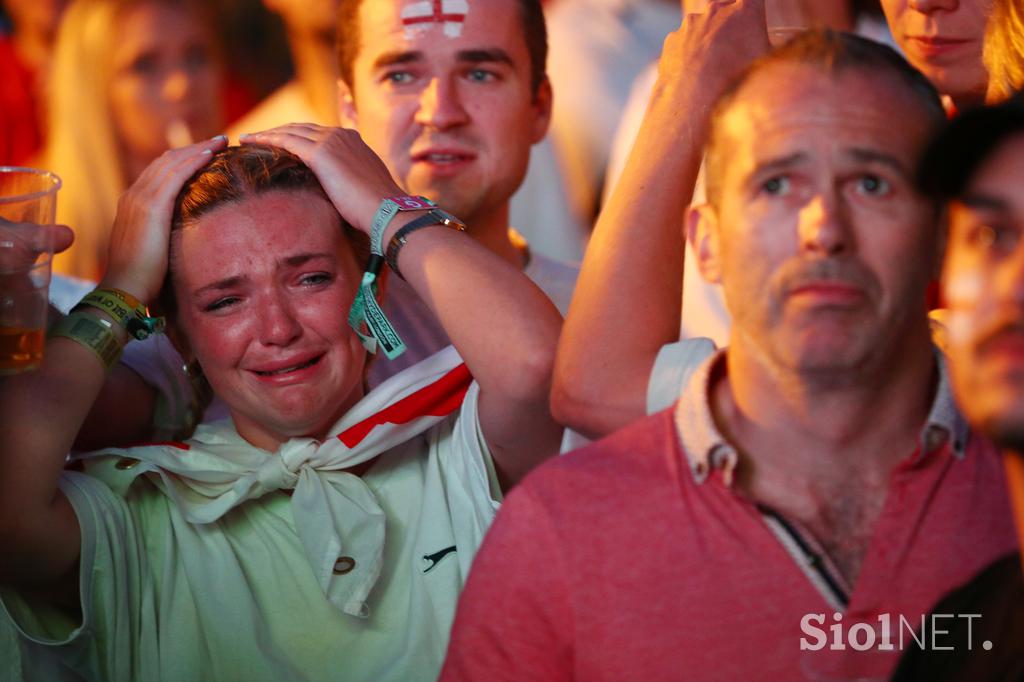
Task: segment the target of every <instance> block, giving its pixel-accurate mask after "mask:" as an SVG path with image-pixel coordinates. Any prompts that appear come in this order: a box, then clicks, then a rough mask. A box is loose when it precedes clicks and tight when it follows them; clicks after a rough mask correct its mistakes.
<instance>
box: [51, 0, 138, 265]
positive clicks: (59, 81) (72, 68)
mask: <svg viewBox="0 0 1024 682" xmlns="http://www.w3.org/2000/svg"><path fill="white" fill-rule="evenodd" d="M125 4H126V2H125V0H76V1H75V2H73V3H72V4H71V5H70V6H69V7H68V9H67V10H66V11H65V14H64V18H63V19H62V21H61V25H60V30H59V31H58V33H57V43H56V48H55V50H54V56H53V62H52V66H51V71H50V78H49V83H48V86H47V87H48V91H47V99H48V111H47V114H48V117H49V125H48V131H49V133H48V135H49V138H48V142H47V147H46V151H45V158H46V162H45V163H46V167H47V168H48V169H49V170H52V171H54V172H55V173H57V175H59V176H60V177H61V179H62V180H63V181H64V186H63V188H62V189H61V192H60V195H59V196H58V198H57V221H58V222H60V223H63V224H65V225H69V226H71V228H72V229H74V231H75V243H74V246H73V247H72V248H71V249H69V250H68V251H66V252H65V253H63V254H60V255H58V256H57V257H56V258H54V270H55V271H57V272H60V273H63V274H68V275H75V276H78V277H85V278H88V279H94V280H95V279H99V278H100V276H101V275H102V274H103V272H102V271H103V268H104V265H103V264H104V263H105V261H106V254H107V242H108V239H109V235H110V226H111V224H112V223H113V221H114V213H115V210H116V207H117V200H118V197H120V196H121V193H122V192H124V190H125V177H124V170H123V168H122V163H121V152H120V150H119V148H118V142H117V134H116V132H115V131H114V122H113V118H112V115H111V111H110V101H109V98H108V97H107V91H108V84H109V83H110V79H111V75H112V73H111V72H112V69H113V66H112V51H113V50H112V49H111V46H112V45H113V44H114V40H115V36H114V29H115V25H116V23H117V18H118V15H119V14H120V12H121V10H122V8H123V7H124V5H125Z"/></svg>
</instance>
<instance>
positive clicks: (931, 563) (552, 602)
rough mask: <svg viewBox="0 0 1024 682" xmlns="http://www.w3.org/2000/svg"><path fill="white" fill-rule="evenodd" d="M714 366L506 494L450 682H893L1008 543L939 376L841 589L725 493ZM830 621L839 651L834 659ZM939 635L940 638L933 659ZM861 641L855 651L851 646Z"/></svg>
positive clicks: (813, 548) (466, 597) (740, 499)
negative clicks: (929, 620)
mask: <svg viewBox="0 0 1024 682" xmlns="http://www.w3.org/2000/svg"><path fill="white" fill-rule="evenodd" d="M721 357H722V356H721V354H720V355H718V356H715V357H714V358H712V359H710V360H709V361H707V362H706V363H705V364H704V365H702V367H701V368H700V369H699V370H697V371H696V372H695V373H694V376H693V378H692V380H691V382H690V384H689V385H688V387H687V389H686V391H684V393H683V396H682V397H681V398H680V400H679V401H678V402H677V404H676V406H675V408H673V409H671V410H667V411H665V412H661V413H659V414H657V415H654V416H652V417H649V418H647V419H645V420H642V421H640V422H638V423H636V424H634V425H633V426H631V427H629V428H627V429H625V430H623V431H620V432H619V433H617V434H615V435H613V436H611V437H610V438H607V439H605V440H602V441H599V442H597V443H595V444H593V445H591V446H590V447H587V448H584V449H582V450H579V451H576V452H575V453H572V454H570V455H567V456H565V457H562V458H559V459H556V460H553V461H551V462H549V463H548V464H545V465H544V466H543V467H541V468H540V469H538V470H537V471H536V472H534V473H533V474H531V475H530V476H529V477H528V478H527V479H526V480H525V481H524V482H523V483H522V484H521V485H520V486H518V487H517V488H516V489H515V490H514V491H513V492H512V493H511V495H510V496H509V497H508V499H507V501H506V503H505V504H504V506H503V508H502V510H501V511H500V513H499V514H498V517H497V520H496V521H495V523H494V526H493V528H492V529H491V531H490V533H489V534H488V536H487V538H486V539H485V541H484V544H483V547H482V549H481V550H480V554H479V555H478V557H477V559H476V562H475V564H474V566H473V570H472V571H471V573H470V576H469V580H468V583H467V585H466V589H465V592H464V594H463V596H462V599H461V601H460V604H459V609H458V614H457V616H456V621H455V626H454V631H453V634H452V640H451V644H450V646H449V650H448V660H447V662H446V664H445V668H444V671H443V673H442V679H443V680H485V679H486V680H551V679H585V680H616V681H620V680H645V681H648V680H675V679H687V680H704V679H706V680H712V679H714V680H731V679H736V680H754V679H770V680H796V679H828V680H839V679H865V678H866V679H884V678H886V677H887V676H888V675H889V674H890V673H891V671H892V669H893V668H894V667H895V665H896V662H897V661H898V659H899V656H900V653H901V652H900V648H901V641H900V640H901V637H902V646H903V648H907V647H910V646H917V644H916V640H914V639H913V636H914V635H913V629H915V628H918V629H919V628H920V624H921V619H922V617H923V616H924V615H925V614H928V613H929V611H930V610H931V608H932V607H933V606H934V604H935V603H936V602H937V601H938V600H939V598H940V597H941V596H942V595H943V594H945V593H946V592H948V591H949V590H950V589H952V588H953V587H955V586H957V585H959V584H961V583H963V582H964V581H966V580H967V579H969V578H970V577H971V576H972V575H974V574H975V573H976V572H978V571H979V570H980V569H981V568H982V567H984V566H986V565H987V564H989V563H990V562H991V561H993V560H994V559H996V558H997V557H999V556H1002V555H1003V554H1005V553H1006V552H1008V551H1010V550H1012V549H1013V548H1014V547H1015V546H1016V535H1015V533H1014V530H1013V526H1012V520H1011V515H1010V508H1009V502H1008V500H1007V498H1006V492H1005V490H1006V488H1005V484H1004V480H1003V473H1002V466H1001V462H1000V459H999V456H998V454H997V452H996V451H995V449H994V448H993V447H992V446H991V445H990V444H988V443H987V442H986V441H984V440H982V439H980V438H976V437H971V436H970V435H969V433H968V431H967V429H966V426H965V423H964V422H963V420H962V418H961V417H960V415H959V413H958V412H957V411H956V408H955V407H954V404H953V399H952V396H951V395H950V392H949V388H948V383H947V381H946V376H945V370H944V369H941V370H940V373H941V378H940V382H939V387H938V389H937V392H936V398H935V402H934V404H933V406H932V409H931V413H930V414H929V417H928V420H927V423H926V424H925V425H924V428H923V429H922V432H921V441H920V444H919V447H918V448H917V449H916V450H915V451H914V452H913V453H908V456H907V458H906V459H905V460H904V461H903V462H902V463H901V464H900V465H899V466H897V467H896V469H895V470H894V471H893V473H892V476H891V480H890V483H889V492H888V495H887V498H886V503H885V507H884V509H883V511H882V513H881V515H880V517H879V519H878V521H877V524H876V527H875V529H874V533H873V537H872V540H871V543H870V546H869V548H868V550H867V554H866V556H865V558H864V562H863V566H862V568H861V572H860V575H859V577H858V580H857V584H855V585H852V586H851V585H846V584H844V581H843V579H842V577H841V576H840V575H839V573H838V571H836V570H835V569H834V568H833V567H832V564H831V561H830V560H829V558H828V557H827V556H826V554H825V552H824V551H823V550H822V548H821V546H820V545H819V543H818V542H816V541H815V540H814V538H812V537H811V536H810V534H809V533H807V532H806V531H804V530H802V529H800V528H799V526H798V524H796V523H794V522H792V521H791V520H788V519H784V518H781V517H778V516H774V515H772V514H771V513H769V512H767V511H766V510H763V509H761V508H759V507H758V506H756V505H755V504H753V503H751V502H750V501H749V500H748V499H746V498H745V497H744V496H742V495H740V494H739V493H738V492H736V491H734V490H733V489H732V488H731V486H730V485H729V480H730V479H731V476H730V475H729V474H730V472H731V468H732V467H733V466H735V463H736V459H737V456H736V452H735V450H733V448H732V447H731V446H730V445H729V443H728V442H727V441H726V440H725V439H724V438H723V437H722V436H721V434H720V433H719V432H718V431H717V429H716V428H715V426H714V422H713V420H712V418H711V411H710V407H709V403H708V385H709V376H710V369H711V367H712V364H713V363H714V362H716V361H718V360H719V359H720V358H721ZM939 364H940V366H941V365H942V362H941V360H940V362H939ZM819 617H820V619H819ZM837 619H838V620H837ZM802 623H803V626H802ZM946 623H948V621H946ZM835 625H838V626H839V632H840V636H839V640H838V644H839V645H841V646H844V647H845V649H836V650H833V646H832V645H833V644H834V643H835V641H834V634H833V630H832V627H833V626H835ZM929 627H930V626H929ZM944 627H945V626H944V624H943V622H941V621H940V622H937V623H936V624H935V628H932V629H935V630H936V632H935V633H934V634H935V635H936V636H937V639H936V640H935V642H936V643H937V644H938V645H940V646H941V645H943V640H942V634H941V630H943V629H944ZM887 630H888V635H887V634H886V631H887ZM868 631H870V635H869V634H868ZM851 634H852V636H853V639H852V640H851V639H850V636H851ZM932 634H933V633H932V632H931V629H929V630H928V632H927V634H926V636H927V637H928V638H930V637H932ZM822 636H824V638H825V641H824V642H822ZM918 636H920V635H918ZM869 638H870V639H872V640H873V644H872V646H870V647H868V648H867V650H865V651H858V650H856V649H855V648H853V646H851V645H850V643H849V642H851V641H853V642H855V643H856V644H857V645H858V646H860V647H863V646H864V645H865V643H866V642H868V641H869ZM802 642H803V645H804V648H801V644H802ZM927 644H928V645H931V640H930V639H929V640H928V642H927ZM975 646H979V643H975Z"/></svg>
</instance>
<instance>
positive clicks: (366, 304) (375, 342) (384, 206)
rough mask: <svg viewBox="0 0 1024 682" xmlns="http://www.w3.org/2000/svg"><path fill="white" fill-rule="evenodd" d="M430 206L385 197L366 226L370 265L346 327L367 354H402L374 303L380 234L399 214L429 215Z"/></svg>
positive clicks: (397, 338)
mask: <svg viewBox="0 0 1024 682" xmlns="http://www.w3.org/2000/svg"><path fill="white" fill-rule="evenodd" d="M432 208H434V202H432V201H431V200H430V199H427V198H426V197H412V196H395V197H385V198H384V199H383V201H381V202H380V206H379V207H378V208H377V212H376V213H375V214H374V216H373V221H372V222H371V223H370V262H369V263H367V264H366V272H364V273H363V281H362V282H361V283H360V285H359V291H358V292H356V299H355V301H353V302H352V307H351V308H350V309H349V313H348V323H349V326H351V327H352V329H354V330H355V332H356V334H358V335H359V339H360V341H362V342H363V347H364V348H366V350H368V351H370V352H371V353H376V352H377V349H378V348H382V349H383V350H384V355H386V356H387V357H388V359H389V360H394V359H395V358H397V357H398V356H399V355H401V354H402V353H404V352H405V343H404V342H403V341H402V337H401V336H399V335H398V332H397V331H395V328H394V326H393V325H392V324H391V321H390V320H388V317H387V315H385V314H384V311H383V310H382V309H381V307H380V304H378V303H377V276H378V275H380V271H381V268H383V266H384V245H383V243H382V242H383V240H384V231H385V230H386V229H387V227H388V225H389V224H390V223H391V221H392V220H393V219H394V217H395V216H396V215H398V213H399V211H429V210H430V209H432Z"/></svg>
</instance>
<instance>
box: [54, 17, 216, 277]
mask: <svg viewBox="0 0 1024 682" xmlns="http://www.w3.org/2000/svg"><path fill="white" fill-rule="evenodd" d="M221 82H222V71H221V66H220V62H219V59H218V58H217V49H216V45H215V37H214V32H213V30H212V24H211V22H210V21H209V20H208V18H207V16H206V14H205V9H204V7H203V5H202V4H201V3H200V2H198V1H193V0H187V1H182V0H76V1H75V2H73V3H72V4H71V5H70V7H69V8H68V10H67V12H66V14H65V16H64V19H63V22H62V23H61V28H60V31H59V34H58V37H57V47H56V52H55V54H54V61H53V69H52V72H51V80H50V85H49V89H48V90H49V91H48V97H49V131H50V138H49V143H48V146H47V150H46V152H45V154H44V160H43V161H42V163H43V164H44V165H45V167H46V168H49V169H52V170H53V171H55V172H56V173H57V174H58V175H60V176H61V178H62V179H63V181H64V186H63V189H62V190H61V194H60V198H59V200H58V208H57V220H58V222H61V223H64V224H66V225H70V226H71V227H72V228H73V229H74V230H75V242H74V245H73V246H72V247H71V248H70V249H69V250H68V251H66V252H65V253H63V254H61V255H59V256H57V257H56V258H55V260H54V269H55V271H56V272H58V273H61V274H65V275H72V276H76V277H81V278H84V279H90V280H94V281H95V280H99V279H100V277H101V276H102V275H103V272H104V270H105V267H106V254H107V243H108V239H109V234H110V226H111V224H112V222H113V219H114V214H115V212H116V208H117V201H118V198H119V197H120V195H121V194H122V193H123V192H124V190H125V189H126V188H127V187H128V186H129V185H130V184H131V183H132V182H133V181H134V180H135V178H136V177H138V175H139V173H140V172H141V171H142V169H143V168H145V167H146V166H147V165H148V164H149V163H150V162H151V161H152V160H153V159H155V158H156V157H157V156H159V155H160V154H161V153H163V152H164V151H165V150H166V149H168V148H169V147H172V146H180V145H182V144H186V143H188V142H190V141H191V140H193V139H195V140H199V139H205V138H208V137H211V136H212V135H214V134H216V133H217V132H219V131H220V128H221V125H222V116H221V101H220V93H221Z"/></svg>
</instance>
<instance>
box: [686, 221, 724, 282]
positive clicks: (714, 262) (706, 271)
mask: <svg viewBox="0 0 1024 682" xmlns="http://www.w3.org/2000/svg"><path fill="white" fill-rule="evenodd" d="M686 239H687V241H689V242H690V246H692V247H693V253H694V255H696V257H697V268H698V269H699V270H700V274H701V276H702V277H703V278H704V279H705V280H707V281H708V282H712V283H714V284H720V283H721V265H720V255H719V254H720V248H719V238H718V214H717V213H715V209H714V208H713V207H712V206H711V205H710V204H700V205H697V206H691V207H690V208H688V209H687V210H686Z"/></svg>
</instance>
